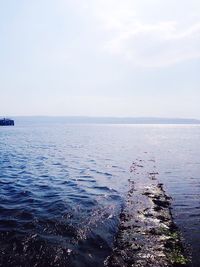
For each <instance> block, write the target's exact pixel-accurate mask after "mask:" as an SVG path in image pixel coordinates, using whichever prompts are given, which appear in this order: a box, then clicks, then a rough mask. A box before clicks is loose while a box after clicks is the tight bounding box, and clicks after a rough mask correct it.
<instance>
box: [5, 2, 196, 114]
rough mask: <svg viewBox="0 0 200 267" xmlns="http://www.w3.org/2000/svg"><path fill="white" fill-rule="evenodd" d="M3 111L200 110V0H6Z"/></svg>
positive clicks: (93, 112) (54, 112)
mask: <svg viewBox="0 0 200 267" xmlns="http://www.w3.org/2000/svg"><path fill="white" fill-rule="evenodd" d="M0 98H1V103H0V115H89V116H158V117H162V116H164V117H194V118H200V104H199V102H200V1H199V0H176V1H175V0H167V1H164V0H28V1H27V0H6V1H3V0H0Z"/></svg>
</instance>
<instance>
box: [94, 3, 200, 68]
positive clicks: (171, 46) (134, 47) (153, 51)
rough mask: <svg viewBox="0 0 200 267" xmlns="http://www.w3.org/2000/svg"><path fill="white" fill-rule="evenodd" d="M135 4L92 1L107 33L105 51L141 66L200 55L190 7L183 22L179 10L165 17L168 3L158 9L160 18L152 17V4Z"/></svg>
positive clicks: (199, 31) (199, 26)
mask: <svg viewBox="0 0 200 267" xmlns="http://www.w3.org/2000/svg"><path fill="white" fill-rule="evenodd" d="M142 2H143V4H144V2H145V1H142ZM153 2H154V3H155V2H158V1H152V3H153ZM160 2H161V1H160ZM138 5H139V4H138V1H129V0H124V1H120V0H118V1H114V0H106V1H104V0H101V1H95V6H93V8H94V12H95V14H96V16H97V18H98V19H99V21H101V23H102V28H103V29H104V31H105V32H107V35H106V36H107V39H106V40H105V42H104V50H105V51H107V52H109V53H111V54H112V55H117V56H120V57H122V58H123V59H125V60H127V61H130V62H132V63H133V64H134V65H136V66H144V67H163V66H169V65H173V64H176V63H179V62H183V61H185V60H191V59H197V58H200V50H199V47H200V23H199V22H198V18H197V17H196V18H195V20H193V14H192V13H190V12H191V10H190V11H188V12H189V13H188V14H187V15H188V18H187V19H185V21H184V20H182V18H181V19H180V14H179V13H177V14H174V15H173V20H172V19H171V20H166V18H167V16H166V14H170V8H171V6H170V7H168V9H167V8H166V10H165V11H162V12H165V14H164V13H163V17H164V18H165V19H164V20H163V19H162V14H161V15H160V17H159V18H157V19H156V20H152V18H151V17H152V16H151V15H152V14H154V12H155V10H153V8H154V7H152V10H149V12H147V10H145V11H144V10H141V9H144V5H142V4H141V7H142V8H141V9H138ZM142 12H143V13H145V14H146V17H145V16H144V14H143V15H141V14H142ZM177 12H180V11H179V10H178V11H177ZM144 17H145V19H144ZM168 17H169V18H172V17H171V16H169V15H168ZM148 19H149V21H148ZM186 22H187V23H186Z"/></svg>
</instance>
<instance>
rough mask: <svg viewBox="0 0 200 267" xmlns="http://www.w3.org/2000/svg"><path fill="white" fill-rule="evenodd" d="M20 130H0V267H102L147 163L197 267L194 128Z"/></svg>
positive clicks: (199, 165)
mask: <svg viewBox="0 0 200 267" xmlns="http://www.w3.org/2000/svg"><path fill="white" fill-rule="evenodd" d="M16 122H17V124H16V126H15V127H8V128H5V127H1V128H0V168H1V172H0V266H73V267H74V266H75V267H76V266H79V267H82V266H88V267H89V266H94V264H95V266H96V267H97V266H103V261H104V259H105V258H106V257H107V256H108V255H109V254H110V252H111V249H112V246H113V240H114V237H115V234H116V232H117V226H118V223H119V221H118V220H119V219H118V218H119V213H120V211H121V209H122V208H123V203H124V200H125V197H126V192H127V190H128V179H129V177H130V175H131V173H130V166H131V164H132V162H133V161H134V160H135V159H136V158H141V159H142V158H143V157H144V156H145V158H148V159H149V160H155V165H156V168H157V170H158V172H159V176H158V180H160V181H161V182H163V183H164V185H165V188H166V189H167V192H168V194H170V195H171V196H172V197H173V202H172V205H173V216H174V218H175V221H176V222H177V224H178V226H179V227H180V230H181V231H182V234H183V236H184V238H185V241H186V244H187V246H189V247H190V251H191V253H192V257H193V266H195V267H196V266H199V265H200V261H199V259H198V255H199V253H200V232H199V226H200V141H199V135H200V126H195V125H177V126H176V125H100V124H99V125H94V124H90V125H86V124H84V125H78V124H66V123H56V122H55V121H52V122H51V121H49V122H46V123H37V122H33V121H31V120H30V121H26V122H25V121H23V120H19V121H16Z"/></svg>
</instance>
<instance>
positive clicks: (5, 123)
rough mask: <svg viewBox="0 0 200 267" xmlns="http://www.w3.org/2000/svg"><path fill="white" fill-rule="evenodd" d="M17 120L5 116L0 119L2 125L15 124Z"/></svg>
mask: <svg viewBox="0 0 200 267" xmlns="http://www.w3.org/2000/svg"><path fill="white" fill-rule="evenodd" d="M14 125H15V122H14V120H11V119H7V118H3V119H0V126H14Z"/></svg>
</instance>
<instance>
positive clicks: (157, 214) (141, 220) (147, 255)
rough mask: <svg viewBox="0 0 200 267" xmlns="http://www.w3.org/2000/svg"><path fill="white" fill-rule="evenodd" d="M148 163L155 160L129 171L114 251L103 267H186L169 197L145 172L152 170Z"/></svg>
mask: <svg viewBox="0 0 200 267" xmlns="http://www.w3.org/2000/svg"><path fill="white" fill-rule="evenodd" d="M149 162H154V161H148V164H147V166H144V165H145V162H142V160H139V163H138V162H134V163H133V165H132V166H131V168H130V172H131V173H132V174H133V177H132V179H130V180H129V184H130V189H129V191H128V194H127V200H126V204H125V208H124V210H123V211H122V212H121V215H120V225H119V230H118V234H117V236H116V240H115V246H114V248H113V252H112V254H111V255H110V256H109V257H108V258H107V259H106V260H105V262H104V265H105V266H106V267H179V266H188V263H189V262H188V259H187V258H186V256H185V253H184V248H183V245H182V242H181V235H180V233H179V231H178V228H177V227H176V225H175V223H174V222H173V218H172V214H171V198H170V197H168V196H167V195H166V192H165V190H164V188H163V184H160V183H158V181H157V177H156V176H157V175H158V172H156V171H155V170H153V171H152V170H151V172H149V171H147V170H148V168H152V167H151V166H149ZM141 164H142V165H141ZM141 166H142V167H141ZM138 168H140V169H141V168H142V170H141V171H138ZM154 168H155V166H154Z"/></svg>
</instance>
